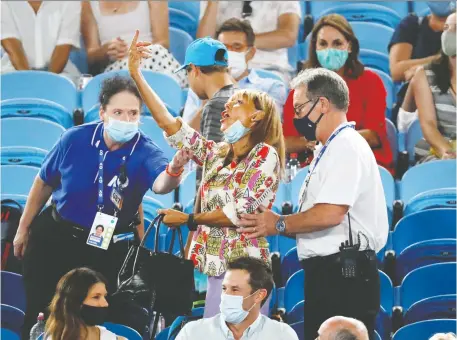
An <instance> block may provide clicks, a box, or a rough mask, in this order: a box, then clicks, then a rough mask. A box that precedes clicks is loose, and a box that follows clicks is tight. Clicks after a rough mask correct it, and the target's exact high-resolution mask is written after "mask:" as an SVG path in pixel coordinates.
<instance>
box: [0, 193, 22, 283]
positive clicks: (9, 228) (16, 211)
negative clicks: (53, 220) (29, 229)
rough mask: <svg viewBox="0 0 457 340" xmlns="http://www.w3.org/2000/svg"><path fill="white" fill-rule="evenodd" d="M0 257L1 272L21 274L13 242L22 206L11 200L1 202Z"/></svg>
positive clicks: (19, 262) (20, 265) (20, 266)
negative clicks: (0, 262)
mask: <svg viewBox="0 0 457 340" xmlns="http://www.w3.org/2000/svg"><path fill="white" fill-rule="evenodd" d="M1 206H2V214H1V234H2V240H1V241H2V242H1V256H2V270H6V271H10V272H14V273H18V274H22V263H21V261H20V260H18V259H17V258H16V257H14V247H13V240H14V237H15V236H16V232H17V228H18V226H19V220H20V219H21V216H22V210H23V209H22V205H21V204H20V203H18V202H17V201H15V200H12V199H3V200H2V201H1Z"/></svg>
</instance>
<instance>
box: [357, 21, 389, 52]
mask: <svg viewBox="0 0 457 340" xmlns="http://www.w3.org/2000/svg"><path fill="white" fill-rule="evenodd" d="M351 26H352V29H353V31H354V34H355V36H356V37H357V39H358V40H359V44H360V48H363V49H368V50H373V51H378V52H380V53H384V54H387V53H388V50H387V46H388V45H389V43H390V39H391V38H392V35H393V33H394V29H393V28H390V27H387V26H384V25H381V24H375V23H372V22H351ZM373 37H376V39H373Z"/></svg>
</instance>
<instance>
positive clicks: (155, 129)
mask: <svg viewBox="0 0 457 340" xmlns="http://www.w3.org/2000/svg"><path fill="white" fill-rule="evenodd" d="M140 130H141V131H142V132H143V133H144V134H145V135H146V136H148V137H149V138H151V140H152V141H153V142H154V143H155V144H156V145H157V146H158V147H159V149H160V150H162V152H163V153H164V154H165V157H167V158H168V160H169V161H171V160H172V158H173V156H174V155H175V153H176V150H175V149H173V148H172V147H171V146H170V145H169V144H168V143H167V141H166V140H165V137H164V135H163V130H162V129H161V128H159V126H158V125H157V123H156V122H155V120H154V119H153V118H152V117H148V116H146V117H141V119H140Z"/></svg>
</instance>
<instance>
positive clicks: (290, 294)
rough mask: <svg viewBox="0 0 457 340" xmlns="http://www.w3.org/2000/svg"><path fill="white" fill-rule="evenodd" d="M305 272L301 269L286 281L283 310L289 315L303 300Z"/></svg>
mask: <svg viewBox="0 0 457 340" xmlns="http://www.w3.org/2000/svg"><path fill="white" fill-rule="evenodd" d="M304 287H305V272H304V270H303V269H301V270H299V271H298V272H296V273H295V274H293V275H292V276H291V277H290V278H289V280H287V283H286V286H285V290H284V308H285V310H286V313H289V312H290V311H291V310H292V308H293V307H294V306H295V305H296V304H297V303H298V302H300V301H302V300H304V299H305V288H304Z"/></svg>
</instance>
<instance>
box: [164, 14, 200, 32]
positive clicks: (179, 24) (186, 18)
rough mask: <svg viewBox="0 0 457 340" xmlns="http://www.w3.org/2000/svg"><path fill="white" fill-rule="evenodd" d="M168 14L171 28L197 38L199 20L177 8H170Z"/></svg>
mask: <svg viewBox="0 0 457 340" xmlns="http://www.w3.org/2000/svg"><path fill="white" fill-rule="evenodd" d="M168 14H169V19H168V20H169V27H174V28H178V29H180V30H183V31H184V32H187V33H189V34H190V35H191V36H192V37H195V35H196V33H197V27H198V18H197V19H195V18H194V17H193V16H192V15H190V14H189V13H187V12H184V11H181V10H179V9H176V8H169V9H168Z"/></svg>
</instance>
